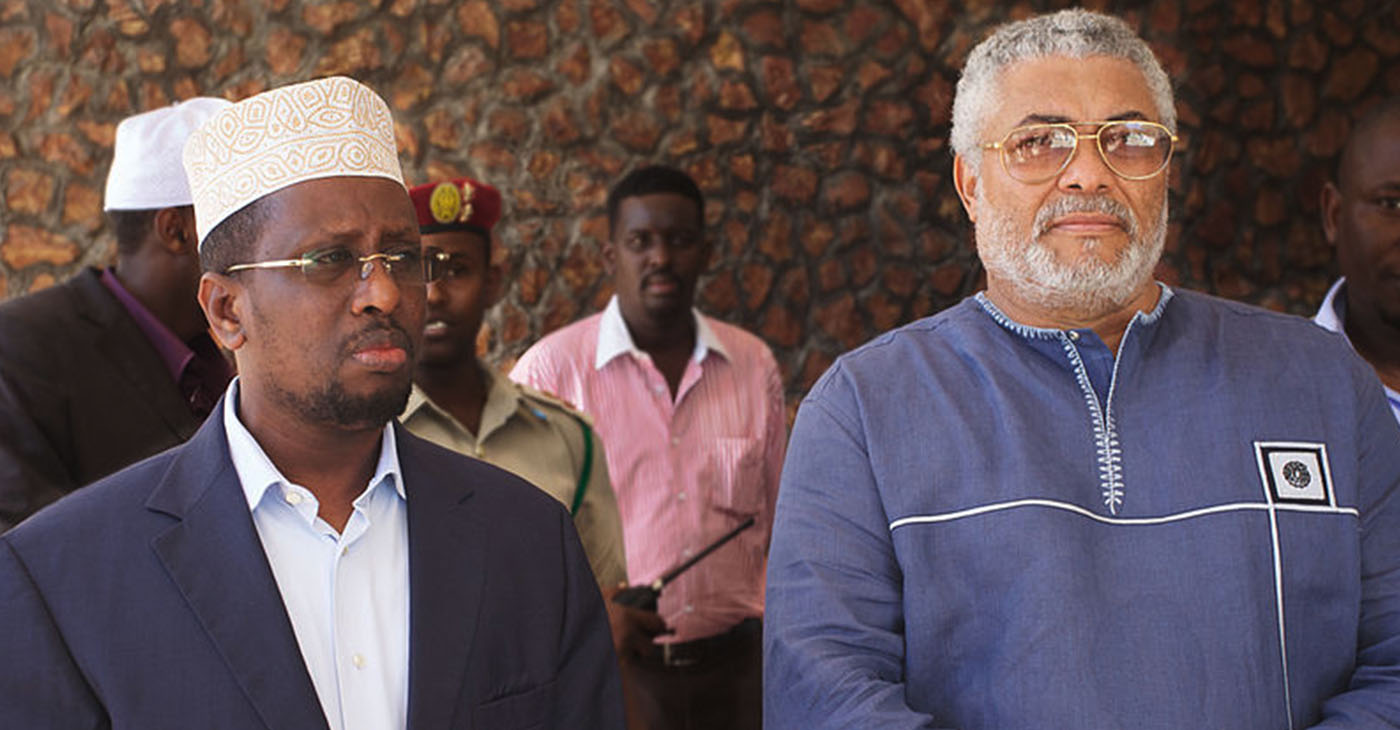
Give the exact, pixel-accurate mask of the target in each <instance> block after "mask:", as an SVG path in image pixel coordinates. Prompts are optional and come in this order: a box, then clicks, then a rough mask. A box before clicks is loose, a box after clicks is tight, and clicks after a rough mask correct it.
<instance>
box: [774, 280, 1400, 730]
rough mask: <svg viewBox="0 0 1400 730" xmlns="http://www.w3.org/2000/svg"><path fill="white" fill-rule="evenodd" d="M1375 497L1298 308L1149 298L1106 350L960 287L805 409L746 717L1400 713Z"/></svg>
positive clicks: (1351, 380)
mask: <svg viewBox="0 0 1400 730" xmlns="http://www.w3.org/2000/svg"><path fill="white" fill-rule="evenodd" d="M1397 489H1400V431H1398V430H1397V428H1396V423H1395V421H1394V419H1393V418H1391V416H1390V413H1389V411H1388V409H1387V408H1386V403H1385V399H1384V397H1383V395H1382V391H1381V388H1380V385H1379V383H1378V382H1377V381H1376V379H1375V376H1374V373H1373V372H1372V371H1371V370H1370V369H1369V368H1368V367H1366V366H1365V364H1364V363H1362V362H1360V361H1359V360H1358V359H1357V358H1356V357H1355V356H1354V355H1353V354H1352V353H1351V352H1350V351H1349V350H1348V349H1347V348H1346V346H1345V344H1344V343H1343V342H1342V341H1341V339H1340V338H1338V337H1336V336H1335V335H1332V334H1330V333H1327V332H1324V331H1321V330H1319V329H1318V328H1316V327H1314V326H1313V325H1311V324H1310V323H1309V322H1307V321H1306V320H1302V319H1299V318H1294V317H1287V316H1284V315H1278V314H1274V313H1270V312H1266V311H1263V310H1259V309H1256V308H1253V307H1248V306H1245V305H1240V304H1235V303H1231V302H1225V301H1222V300H1218V299H1214V298H1211V297H1206V296H1203V295H1199V294H1193V293H1190V292H1172V291H1171V290H1168V289H1166V288H1163V296H1162V297H1161V301H1160V302H1159V304H1158V306H1157V308H1156V309H1155V310H1154V311H1152V312H1150V313H1142V314H1139V315H1138V316H1137V317H1136V318H1135V319H1134V321H1133V322H1132V324H1131V325H1130V326H1129V329H1128V331H1127V333H1126V334H1125V336H1124V338H1123V341H1122V344H1121V345H1120V348H1119V351H1118V352H1117V353H1116V354H1115V353H1110V352H1109V351H1108V350H1107V348H1106V347H1105V346H1104V345H1103V343H1102V342H1101V341H1100V340H1098V338H1097V337H1095V336H1094V335H1093V333H1092V332H1091V331H1089V330H1078V331H1070V330H1066V331H1061V330H1045V329H1035V328H1029V327H1025V326H1022V325H1019V324H1017V323H1015V322H1012V321H1011V320H1009V319H1008V318H1006V317H1005V316H1004V315H1002V314H1001V313H1000V312H999V311H998V310H996V308H995V307H994V306H992V305H991V303H990V302H988V301H987V300H985V299H984V298H981V297H977V298H973V299H969V300H968V301H965V302H963V303H962V304H960V305H958V306H957V307H954V308H952V309H950V310H948V311H945V312H943V313H941V314H939V315H936V316H934V317H931V318H929V319H926V320H921V321H919V322H916V323H913V324H911V325H908V326H906V327H904V328H901V329H899V330H895V331H893V332H891V333H887V334H886V335H884V336H881V337H880V338H877V339H876V340H874V341H872V342H871V343H869V344H867V345H865V346H864V347H862V348H860V349H858V350H856V351H853V352H851V353H849V354H847V355H845V356H843V357H842V358H841V359H840V360H838V362H837V363H836V364H835V365H834V366H833V367H832V368H831V369H830V370H829V371H828V372H827V373H826V374H825V375H824V376H823V377H822V378H821V380H820V381H819V382H818V383H817V384H816V386H815V387H814V388H813V389H812V392H811V393H810V394H809V395H808V397H807V399H806V400H805V401H804V403H803V404H802V406H801V409H800V410H799V413H798V417H797V422H796V424H795V426H794V429H793V434H792V439H791V442H790V445H789V449H788V457H787V461H786V466H785V468H784V472H783V479H782V486H781V489H780V491H779V498H778V508H777V517H776V522H775V526H774V534H773V543H772V548H771V553H770V557H769V574H768V594H767V611H766V617H765V666H764V671H765V678H764V685H765V686H764V692H765V698H764V699H765V702H764V712H765V726H766V727H769V728H776V729H781V728H804V729H807V728H961V729H963V730H974V729H979V728H981V729H987V730H1009V729H1013V728H1075V729H1077V730H1082V729H1085V728H1104V729H1108V728H1132V729H1134V730H1136V729H1138V728H1164V729H1165V728H1173V729H1177V728H1186V727H1191V728H1228V729H1229V730H1253V729H1255V728H1258V729H1260V730H1264V729H1266V728H1267V729H1269V730H1282V729H1285V728H1287V729H1290V730H1293V729H1301V728H1306V727H1312V726H1318V727H1326V728H1386V727H1400V498H1397V496H1396V493H1397ZM1319 723H1320V724H1319Z"/></svg>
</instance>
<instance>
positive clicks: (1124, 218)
mask: <svg viewBox="0 0 1400 730" xmlns="http://www.w3.org/2000/svg"><path fill="white" fill-rule="evenodd" d="M1070 213H1102V214H1104V215H1111V216H1113V217H1114V218H1117V219H1118V222H1119V223H1120V224H1122V226H1123V230H1125V231H1127V233H1128V237H1129V238H1131V239H1134V240H1136V239H1137V237H1138V221H1137V216H1135V215H1133V211H1132V209H1131V208H1129V207H1128V206H1126V205H1124V204H1122V203H1120V202H1118V201H1116V200H1114V199H1113V198H1110V197H1109V196H1107V195H1084V196H1079V195H1067V196H1064V197H1060V198H1056V199H1054V200H1052V201H1050V202H1049V203H1046V204H1045V206H1044V207H1042V208H1041V209H1040V210H1038V211H1036V214H1035V222H1034V224H1033V227H1032V230H1033V231H1034V232H1035V238H1037V239H1038V238H1040V237H1041V236H1043V235H1045V234H1046V233H1047V232H1049V231H1050V228H1051V227H1052V225H1053V224H1054V221H1055V219H1057V218H1061V217H1064V216H1067V215H1069V214H1070Z"/></svg>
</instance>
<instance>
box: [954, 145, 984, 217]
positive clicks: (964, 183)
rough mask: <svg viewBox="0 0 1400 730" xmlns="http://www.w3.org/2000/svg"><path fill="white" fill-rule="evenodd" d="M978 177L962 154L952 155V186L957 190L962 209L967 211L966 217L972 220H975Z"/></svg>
mask: <svg viewBox="0 0 1400 730" xmlns="http://www.w3.org/2000/svg"><path fill="white" fill-rule="evenodd" d="M978 182H979V179H978V177H977V173H975V172H973V171H972V167H971V166H970V165H968V164H967V160H965V159H963V156H962V155H954V156H953V187H954V188H955V189H956V190H957V191H958V198H959V199H961V200H962V204H963V210H966V211H967V217H968V218H969V219H970V220H971V221H972V222H973V223H976V222H977V183H978Z"/></svg>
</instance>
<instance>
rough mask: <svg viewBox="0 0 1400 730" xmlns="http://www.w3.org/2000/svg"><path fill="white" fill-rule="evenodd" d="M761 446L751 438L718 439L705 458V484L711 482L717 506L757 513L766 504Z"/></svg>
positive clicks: (743, 513)
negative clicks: (764, 500) (764, 501)
mask: <svg viewBox="0 0 1400 730" xmlns="http://www.w3.org/2000/svg"><path fill="white" fill-rule="evenodd" d="M761 448H762V445H761V443H760V440H759V439H756V438H748V437H721V438H716V439H715V440H714V442H713V443H712V444H711V445H710V452H709V454H708V455H707V458H706V461H705V473H704V474H702V475H701V478H702V479H703V483H705V484H708V485H711V488H712V489H713V490H714V491H713V492H712V495H713V499H714V505H715V506H716V507H717V508H719V509H720V510H723V511H726V512H733V513H735V514H737V515H752V514H757V513H758V511H759V508H760V506H761V505H762V504H763V470H762V468H761V464H762V456H761V453H760V451H761Z"/></svg>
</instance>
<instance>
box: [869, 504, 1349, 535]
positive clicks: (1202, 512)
mask: <svg viewBox="0 0 1400 730" xmlns="http://www.w3.org/2000/svg"><path fill="white" fill-rule="evenodd" d="M1022 507H1048V508H1050V509H1058V510H1063V511H1065V512H1073V513H1074V514H1077V515H1080V516H1081V517H1088V518H1089V519H1091V520H1094V521H1096V522H1102V523H1104V524H1109V525H1119V526H1128V527H1131V526H1140V525H1161V524H1166V523H1169V522H1179V521H1181V520H1189V519H1192V518H1195V517H1204V516H1206V515H1212V514H1219V513H1222V512H1240V511H1271V510H1285V511H1291V512H1315V513H1319V514H1338V515H1351V516H1352V517H1360V516H1361V512H1360V511H1358V510H1357V509H1356V508H1355V507H1332V506H1330V505H1325V504H1276V505H1271V504H1269V503H1268V502H1234V503H1230V504H1218V505H1214V506H1212V507H1201V508H1200V509H1193V510H1187V511H1185V512H1177V513H1175V514H1169V515H1160V516H1157V517H1110V516H1107V515H1101V514H1098V513H1097V512H1093V511H1091V510H1087V509H1085V508H1083V507H1080V506H1079V505H1077V504H1070V503H1068V502H1059V501H1056V500H1053V499H1017V500H1013V501H1011V502H997V503H994V504H984V505H982V506H980V507H971V508H968V509H964V510H958V511H956V512H943V513H941V514H934V515H913V516H910V517H901V518H899V519H897V520H895V521H893V522H891V523H890V531H891V532H893V531H894V530H895V529H896V528H900V527H905V526H908V525H927V524H935V523H939V522H952V521H953V520H960V519H964V518H967V517H977V516H979V515H984V514H987V513H990V512H1002V511H1005V510H1011V509H1019V508H1022Z"/></svg>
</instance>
